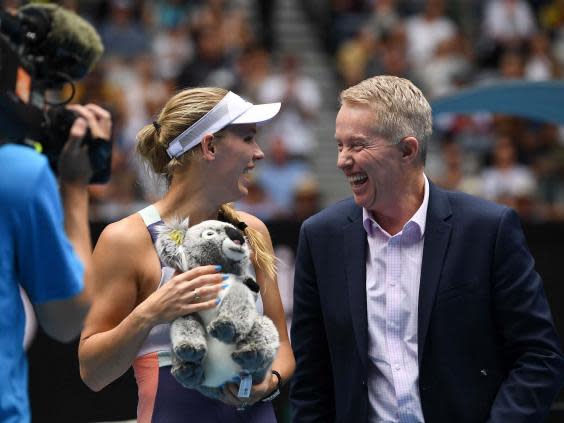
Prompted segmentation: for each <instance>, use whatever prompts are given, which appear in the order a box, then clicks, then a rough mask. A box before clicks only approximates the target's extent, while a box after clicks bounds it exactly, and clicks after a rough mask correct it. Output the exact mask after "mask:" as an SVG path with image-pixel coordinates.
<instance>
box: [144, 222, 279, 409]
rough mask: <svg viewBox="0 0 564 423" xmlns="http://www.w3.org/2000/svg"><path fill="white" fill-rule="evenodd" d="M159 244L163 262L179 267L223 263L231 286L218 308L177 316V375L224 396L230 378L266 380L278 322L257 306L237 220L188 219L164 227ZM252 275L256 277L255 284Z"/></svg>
mask: <svg viewBox="0 0 564 423" xmlns="http://www.w3.org/2000/svg"><path fill="white" fill-rule="evenodd" d="M155 245H156V249H157V253H158V255H159V257H160V258H161V260H162V262H163V263H164V264H165V265H167V266H169V267H173V268H175V269H177V270H179V271H182V272H184V271H187V270H190V269H192V268H194V267H197V266H202V265H209V264H212V265H221V266H222V270H221V272H222V273H225V274H228V275H229V278H228V279H227V280H226V281H225V283H226V284H227V285H228V287H227V288H226V289H224V290H222V292H221V294H220V296H219V297H220V299H221V302H220V304H219V305H218V306H217V307H216V308H215V309H211V310H206V311H203V312H199V313H195V314H190V315H187V316H184V317H181V318H178V319H176V320H174V321H173V322H172V324H171V328H170V337H171V344H172V351H171V354H172V369H171V372H172V374H173V376H174V377H175V378H176V379H177V380H178V381H179V382H180V383H181V384H182V385H184V386H185V387H187V388H193V389H197V390H198V391H200V392H201V393H203V394H204V395H206V396H208V397H211V398H218V397H219V395H220V394H221V387H222V386H223V384H225V383H226V382H231V381H237V379H238V377H239V376H240V375H241V374H243V373H244V374H250V375H251V376H252V378H253V383H258V382H260V381H262V380H263V379H264V376H265V375H266V372H267V370H268V369H269V368H270V366H271V364H272V361H273V360H274V357H275V356H276V353H277V351H278V347H279V339H278V331H277V330H276V327H275V326H274V323H273V322H272V321H271V320H270V319H269V318H268V317H265V316H261V315H259V314H258V313H257V310H256V305H255V303H256V299H257V295H258V294H257V293H255V292H253V291H252V290H251V289H250V288H249V287H248V285H252V284H253V283H255V280H254V277H253V276H252V274H251V273H250V266H251V260H250V250H249V247H248V243H247V241H246V239H245V237H244V236H243V235H242V233H241V232H240V231H239V230H238V229H237V228H235V227H234V226H233V225H231V224H229V223H226V222H220V221H216V220H207V221H204V222H201V223H199V224H197V225H194V226H192V227H190V226H189V222H188V219H185V220H183V221H180V220H175V221H172V222H167V223H165V224H164V225H162V226H160V227H159V229H158V238H157V242H156V244H155ZM249 280H251V281H252V282H250V283H249Z"/></svg>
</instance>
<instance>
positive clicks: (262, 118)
mask: <svg viewBox="0 0 564 423" xmlns="http://www.w3.org/2000/svg"><path fill="white" fill-rule="evenodd" d="M280 106H281V103H267V104H254V105H253V106H252V107H251V108H250V109H249V110H247V111H246V112H245V113H243V114H242V115H241V116H239V117H238V118H237V119H235V120H234V121H232V122H231V123H230V125H241V124H244V123H263V122H267V121H269V120H270V119H272V118H273V117H274V116H276V115H277V114H278V112H279V111H280Z"/></svg>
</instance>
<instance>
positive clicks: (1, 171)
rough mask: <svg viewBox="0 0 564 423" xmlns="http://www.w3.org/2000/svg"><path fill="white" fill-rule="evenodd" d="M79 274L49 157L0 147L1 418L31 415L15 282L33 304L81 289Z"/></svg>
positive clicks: (5, 421) (8, 422)
mask: <svg viewBox="0 0 564 423" xmlns="http://www.w3.org/2000/svg"><path fill="white" fill-rule="evenodd" d="M82 275H83V266H82V264H81V263H80V261H79V260H78V257H77V256H76V254H75V253H74V251H73V248H72V246H71V244H70V242H69V241H68V239H67V237H66V235H65V232H64V226H63V209H62V205H61V199H60V196H59V192H58V189H57V183H56V180H55V177H54V175H53V173H52V172H51V169H50V168H49V165H48V163H47V160H46V159H45V157H43V156H41V155H40V154H38V153H36V152H35V151H33V150H32V149H30V148H28V147H24V146H19V145H12V144H8V145H4V146H1V147H0V310H1V312H0V381H1V382H0V422H2V423H22V422H24V423H25V422H29V420H30V416H29V404H28V402H29V401H28V395H27V361H26V357H25V352H24V350H23V337H24V327H25V313H24V308H23V304H22V300H21V297H20V292H19V285H21V286H22V287H23V289H24V290H25V291H26V293H27V295H28V296H29V298H30V300H31V302H32V303H34V304H37V303H43V302H47V301H51V300H57V299H65V298H69V297H72V296H74V295H77V294H79V293H80V292H81V291H82V288H83V283H82ZM46 365H48V363H46Z"/></svg>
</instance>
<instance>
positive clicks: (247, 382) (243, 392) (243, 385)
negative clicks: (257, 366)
mask: <svg viewBox="0 0 564 423" xmlns="http://www.w3.org/2000/svg"><path fill="white" fill-rule="evenodd" d="M251 386H253V378H252V377H251V375H249V374H245V375H241V382H240V383H239V393H238V394H237V396H238V397H239V398H249V397H250V396H251Z"/></svg>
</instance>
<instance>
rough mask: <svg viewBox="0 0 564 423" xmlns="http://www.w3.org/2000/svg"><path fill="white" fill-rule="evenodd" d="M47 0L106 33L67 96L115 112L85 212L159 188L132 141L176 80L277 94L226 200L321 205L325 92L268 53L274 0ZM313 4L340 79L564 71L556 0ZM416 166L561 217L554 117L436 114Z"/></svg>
mask: <svg viewBox="0 0 564 423" xmlns="http://www.w3.org/2000/svg"><path fill="white" fill-rule="evenodd" d="M21 3H22V2H21V1H4V6H5V7H17V6H19V5H20V4H21ZM58 3H60V4H61V5H63V6H65V7H67V8H70V9H72V10H75V11H76V12H77V13H79V14H80V15H81V16H83V17H84V18H86V19H87V20H89V21H90V22H91V23H92V24H93V25H94V26H95V27H96V29H97V30H98V31H99V33H100V35H101V37H102V41H103V43H104V46H105V53H104V56H103V59H102V60H101V61H100V63H99V64H98V65H97V66H96V68H95V69H94V71H93V72H91V73H90V74H89V75H88V76H87V77H86V78H85V79H84V80H83V81H80V82H79V83H78V84H77V95H76V97H75V101H77V102H81V103H87V102H94V103H98V104H100V105H102V106H104V107H106V108H108V109H109V110H111V111H112V113H113V116H114V122H115V130H114V143H115V148H114V159H113V176H112V179H111V182H110V183H109V184H107V185H105V186H93V187H92V203H93V204H92V206H93V207H92V220H93V221H105V222H108V221H113V220H116V219H119V218H121V217H123V216H126V215H128V214H130V213H132V212H134V211H136V210H139V209H140V208H142V207H143V206H144V205H145V204H148V203H150V202H152V201H154V200H155V198H156V197H158V196H159V195H160V193H161V192H162V189H163V185H162V181H160V180H159V179H158V178H156V177H152V176H150V174H149V173H148V171H147V169H146V168H145V166H143V164H142V163H139V162H138V160H137V159H136V155H135V154H134V149H135V143H136V140H135V136H136V133H137V131H138V130H139V129H140V128H141V127H143V126H144V125H146V124H148V123H150V122H151V121H152V120H154V118H155V114H156V113H157V111H158V109H159V108H160V107H161V106H162V105H163V104H164V102H165V100H166V99H167V98H169V97H170V96H171V95H172V94H173V93H174V92H175V91H176V90H178V89H179V88H182V87H188V86H197V85H213V86H221V87H224V88H228V89H231V90H233V91H235V92H237V93H239V94H241V95H243V96H244V97H246V98H248V99H249V100H250V101H255V102H273V101H282V112H281V113H280V116H279V117H278V118H277V119H276V120H275V121H274V122H273V124H272V125H268V127H265V128H264V129H263V130H261V132H260V142H261V145H262V147H263V150H264V151H265V154H266V159H265V160H264V161H263V162H262V163H261V164H260V165H259V166H258V167H257V169H258V170H257V173H256V174H255V175H254V180H253V184H252V186H251V188H250V190H249V196H248V197H246V198H245V199H244V200H242V201H241V202H240V203H239V204H237V207H239V208H240V209H243V210H246V211H249V212H251V213H254V214H256V215H257V216H258V217H260V218H262V219H264V220H273V219H294V220H298V221H301V220H303V219H304V218H306V217H307V216H309V215H311V214H312V213H314V212H315V211H317V210H318V209H319V208H320V207H321V206H322V205H323V199H322V198H321V193H320V186H319V181H318V180H317V179H316V175H315V173H314V172H313V162H314V160H312V159H313V157H314V155H315V154H316V149H317V148H319V147H320V146H321V145H325V148H326V147H327V145H328V143H327V142H326V141H329V140H318V139H317V138H316V131H315V129H316V125H318V124H320V122H319V110H320V107H321V104H322V95H321V94H322V93H321V92H320V89H319V86H318V84H317V83H316V81H314V80H312V79H311V78H309V77H307V76H305V75H304V72H303V70H302V68H301V64H300V60H299V55H298V54H293V52H277V53H278V54H276V55H273V54H272V46H273V45H275V44H276V40H275V39H273V33H272V31H269V29H270V28H271V26H272V23H266V24H265V23H264V22H265V21H264V20H262V21H261V17H266V16H270V17H272V14H271V13H270V12H271V9H272V8H273V7H274V5H275V4H276V3H275V2H274V1H273V0H272V1H269V0H239V1H236V0H191V1H182V0H155V1H148V0H83V1H77V0H66V1H60V2H58ZM307 4H308V2H304V3H303V5H304V6H307ZM311 4H318V5H323V7H325V8H326V10H325V12H326V14H325V16H327V19H315V18H314V19H312V24H313V25H319V26H320V37H321V38H323V39H324V41H325V46H326V47H327V49H326V50H327V51H326V53H327V54H328V55H330V57H331V58H332V62H333V63H334V64H335V66H334V71H335V75H336V78H337V80H338V81H339V84H340V88H343V87H348V86H350V85H352V84H355V83H357V82H359V81H360V80H362V79H364V78H365V77H367V76H370V75H375V74H392V75H397V76H401V77H406V78H409V79H411V80H413V81H414V82H415V83H416V84H417V85H418V86H420V87H421V88H422V89H423V91H424V92H425V94H426V95H427V96H428V97H429V98H430V99H433V98H437V97H438V96H443V95H447V94H450V93H453V92H455V91H456V90H458V89H460V88H462V87H467V86H474V85H477V84H483V83H491V82H495V81H499V80H509V79H526V80H535V81H538V80H549V79H558V78H559V77H560V75H561V74H562V70H563V66H564V1H563V0H535V1H525V0H454V1H448V2H445V1H443V0H332V1H329V0H327V1H320V2H311V3H310V6H311ZM318 12H319V11H318ZM251 15H252V16H253V17H254V19H251ZM261 23H262V24H261ZM337 95H338V93H337V92H335V93H334V94H331V96H332V97H334V98H335V99H336V98H337ZM328 96H329V95H328ZM324 124H329V123H327V122H325V123H324ZM335 171H337V170H335ZM427 174H428V175H429V176H430V177H431V179H432V180H434V181H435V182H437V183H438V184H439V185H442V186H444V187H447V188H451V189H458V190H462V191H466V192H470V193H473V194H477V195H481V196H484V197H487V198H490V199H493V200H496V201H500V202H504V203H507V204H510V205H512V206H513V207H515V208H517V210H518V211H519V213H520V214H521V216H522V218H523V219H525V220H531V221H552V220H564V143H563V131H562V129H561V128H560V127H558V126H556V125H553V124H548V123H540V122H533V121H530V120H526V119H521V118H515V117H509V116H500V115H491V114H484V113H482V114H475V115H449V116H443V117H441V118H440V119H438V120H437V121H436V124H435V136H434V139H433V140H432V142H431V143H430V145H429V157H428V163H427Z"/></svg>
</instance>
